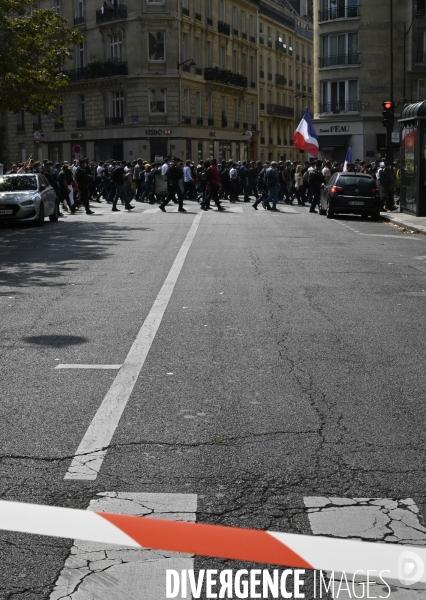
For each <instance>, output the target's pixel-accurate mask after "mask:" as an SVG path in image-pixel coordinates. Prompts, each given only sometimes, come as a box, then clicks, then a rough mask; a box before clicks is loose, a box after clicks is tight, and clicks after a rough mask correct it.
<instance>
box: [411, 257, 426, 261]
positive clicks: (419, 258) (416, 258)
mask: <svg viewBox="0 0 426 600" xmlns="http://www.w3.org/2000/svg"><path fill="white" fill-rule="evenodd" d="M414 259H415V260H426V256H415V257H414Z"/></svg>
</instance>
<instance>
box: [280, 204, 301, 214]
mask: <svg viewBox="0 0 426 600" xmlns="http://www.w3.org/2000/svg"><path fill="white" fill-rule="evenodd" d="M277 208H278V207H277ZM300 208H302V207H300ZM278 210H279V211H280V212H283V213H288V214H292V215H298V214H299V213H298V212H297V210H294V208H291V207H290V206H280V207H279V208H278Z"/></svg>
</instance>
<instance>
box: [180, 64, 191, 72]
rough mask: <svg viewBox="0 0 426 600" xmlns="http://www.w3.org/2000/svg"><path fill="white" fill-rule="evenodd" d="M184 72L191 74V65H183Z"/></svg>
mask: <svg viewBox="0 0 426 600" xmlns="http://www.w3.org/2000/svg"><path fill="white" fill-rule="evenodd" d="M182 71H185V72H186V73H190V72H191V67H190V65H183V66H182Z"/></svg>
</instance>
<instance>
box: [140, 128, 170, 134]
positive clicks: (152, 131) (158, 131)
mask: <svg viewBox="0 0 426 600" xmlns="http://www.w3.org/2000/svg"><path fill="white" fill-rule="evenodd" d="M145 135H172V130H171V129H145Z"/></svg>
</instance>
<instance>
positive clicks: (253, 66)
mask: <svg viewBox="0 0 426 600" xmlns="http://www.w3.org/2000/svg"><path fill="white" fill-rule="evenodd" d="M255 71H256V63H255V62H254V56H250V81H251V82H254V81H256V72H255Z"/></svg>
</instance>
